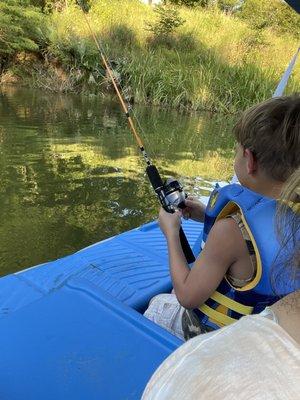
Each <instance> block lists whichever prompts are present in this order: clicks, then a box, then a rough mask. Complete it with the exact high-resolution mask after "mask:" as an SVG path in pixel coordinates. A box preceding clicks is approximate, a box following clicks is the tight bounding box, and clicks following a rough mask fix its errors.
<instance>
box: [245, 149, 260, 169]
mask: <svg viewBox="0 0 300 400" xmlns="http://www.w3.org/2000/svg"><path fill="white" fill-rule="evenodd" d="M244 157H245V158H246V165H247V173H248V174H249V175H253V174H255V173H256V171H257V161H256V157H255V156H254V154H253V153H252V151H251V150H249V149H244Z"/></svg>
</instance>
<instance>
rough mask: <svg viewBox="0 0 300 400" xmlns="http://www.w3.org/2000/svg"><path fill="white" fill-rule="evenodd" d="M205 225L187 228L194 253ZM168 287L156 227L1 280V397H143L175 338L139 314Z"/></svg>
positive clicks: (91, 399) (188, 223)
mask: <svg viewBox="0 0 300 400" xmlns="http://www.w3.org/2000/svg"><path fill="white" fill-rule="evenodd" d="M202 227H203V226H202V224H199V223H196V222H192V221H184V223H183V228H184V230H185V232H186V235H187V238H188V240H189V243H190V244H191V246H192V247H193V249H194V252H196V253H197V252H198V249H199V244H200V238H201V232H202ZM171 289H172V285H171V280H170V275H169V268H168V256H167V248H166V243H165V239H164V237H163V235H162V233H161V231H160V229H159V227H158V225H157V223H156V222H151V223H148V224H146V225H143V226H141V227H140V228H137V229H133V230H131V231H128V232H125V233H122V234H120V235H117V236H115V237H112V238H110V239H106V240H103V241H101V242H99V243H96V244H94V245H92V246H90V247H87V248H85V249H83V250H81V251H79V252H77V253H75V254H73V255H70V256H67V257H65V258H62V259H59V260H56V261H52V262H48V263H45V264H42V265H38V266H36V267H33V268H30V269H27V270H25V271H21V272H18V273H14V274H11V275H8V276H6V277H3V278H1V279H0V332H1V343H0V360H1V361H0V365H1V367H0V368H1V371H0V399H1V400H23V399H26V400H41V399H43V400H54V399H55V400H66V399H72V400H83V399H87V400H94V399H95V400H96V399H97V400H99V399H107V400H116V399H122V400H123V399H140V398H141V395H142V392H143V390H144V388H145V386H146V383H147V381H148V380H149V378H150V376H151V375H152V373H153V372H154V371H155V369H156V368H157V367H158V366H159V365H160V363H161V362H162V361H163V360H164V359H165V358H166V357H167V356H168V355H169V354H170V353H171V352H172V351H174V350H175V349H176V348H177V347H178V346H180V345H181V343H182V342H181V340H179V339H178V338H176V337H175V336H173V335H171V334H170V333H169V332H167V331H166V330H164V329H163V328H161V327H159V326H157V325H156V324H154V323H153V322H151V321H149V320H147V319H146V318H145V317H144V316H143V315H142V313H143V311H144V310H145V308H146V307H147V305H148V303H149V300H150V299H151V298H152V297H153V296H155V295H156V294H158V293H162V292H169V291H170V290H171Z"/></svg>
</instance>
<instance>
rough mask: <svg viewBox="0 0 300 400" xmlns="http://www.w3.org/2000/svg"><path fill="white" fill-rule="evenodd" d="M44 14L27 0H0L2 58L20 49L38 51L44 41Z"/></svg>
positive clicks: (0, 47) (0, 49) (0, 57)
mask: <svg viewBox="0 0 300 400" xmlns="http://www.w3.org/2000/svg"><path fill="white" fill-rule="evenodd" d="M41 26H42V14H41V13H40V12H39V11H38V9H37V8H35V7H33V6H32V5H30V2H29V1H27V0H0V60H1V62H2V65H3V62H5V60H7V59H8V58H10V57H11V56H13V55H14V54H15V53H17V52H20V51H24V50H25V51H26V50H27V51H37V50H38V48H39V44H40V43H41V42H42V37H43V34H42V30H41Z"/></svg>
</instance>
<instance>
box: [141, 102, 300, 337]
mask: <svg viewBox="0 0 300 400" xmlns="http://www.w3.org/2000/svg"><path fill="white" fill-rule="evenodd" d="M234 133H235V136H236V139H237V142H238V144H237V149H236V156H235V163H234V169H235V172H236V175H237V177H238V179H239V182H240V183H241V185H228V186H226V187H224V188H222V189H220V188H216V189H215V190H214V192H213V193H212V195H211V197H210V201H209V203H208V206H207V207H206V209H205V206H204V205H203V204H202V203H201V202H199V201H197V200H195V199H193V198H191V199H187V200H186V206H187V208H186V209H185V210H184V211H183V212H182V213H180V212H177V213H175V214H168V213H167V212H165V211H164V210H163V209H161V210H160V213H159V224H160V228H161V230H162V231H163V233H164V235H165V236H166V239H167V244H168V252H169V264H170V273H171V278H172V282H173V287H174V294H173V293H172V294H161V295H158V296H156V297H154V298H153V299H152V300H151V301H150V304H149V308H148V309H147V310H146V312H145V316H146V317H147V318H149V319H151V320H153V321H154V322H156V323H158V324H160V325H162V326H163V327H165V328H166V329H168V330H169V331H171V332H173V333H174V334H175V335H177V336H179V337H181V338H182V337H184V338H185V339H188V338H190V337H193V336H195V335H198V334H199V333H204V332H209V331H212V330H215V329H217V328H219V327H221V326H225V325H229V324H231V323H232V322H235V321H236V320H237V319H239V318H240V317H241V316H243V315H247V314H252V313H258V312H260V311H262V309H264V308H265V307H266V306H267V305H271V304H273V303H274V302H275V301H276V300H277V299H278V296H276V295H275V294H274V292H273V290H272V284H271V279H270V276H271V273H270V270H271V268H276V254H277V253H278V249H279V244H278V242H277V239H276V234H275V231H274V223H273V220H274V215H275V208H276V200H275V199H277V198H278V197H279V195H280V193H281V190H282V187H283V184H284V182H285V181H286V180H287V179H288V178H289V176H290V175H291V174H292V173H293V172H294V170H295V169H296V168H297V167H299V165H300V97H299V96H288V97H280V98H274V99H270V100H267V101H265V102H263V103H260V104H258V105H257V106H254V107H252V108H250V109H249V110H247V111H246V112H245V113H244V114H243V115H242V117H241V118H240V120H239V121H238V123H237V124H236V126H235V127H234ZM181 215H183V217H186V218H189V217H191V218H192V219H194V220H197V221H200V222H201V221H204V220H205V223H204V232H203V241H204V242H205V247H204V248H203V250H202V252H201V253H200V255H199V257H198V258H197V260H196V261H195V263H194V265H193V268H192V269H191V270H190V269H189V266H188V264H187V262H186V260H185V257H184V254H183V252H182V249H181V245H180V240H179V228H180V223H181ZM292 291H293V288H292V287H289V285H288V286H285V287H284V288H282V290H281V294H282V295H285V294H288V293H290V292H292Z"/></svg>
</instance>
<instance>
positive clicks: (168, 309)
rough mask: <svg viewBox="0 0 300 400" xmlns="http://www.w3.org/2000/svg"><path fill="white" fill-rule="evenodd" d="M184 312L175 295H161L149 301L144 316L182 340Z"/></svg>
mask: <svg viewBox="0 0 300 400" xmlns="http://www.w3.org/2000/svg"><path fill="white" fill-rule="evenodd" d="M184 310H185V309H184V307H182V306H181V305H180V304H179V302H178V300H177V297H176V295H175V294H173V293H163V294H159V295H157V296H155V297H153V298H152V299H151V301H150V303H149V306H148V308H147V310H146V311H145V313H144V316H145V317H146V318H148V319H150V320H151V321H153V322H155V323H156V324H158V325H160V326H162V327H163V328H165V329H167V330H168V331H169V332H171V333H173V335H175V336H177V337H179V338H180V339H182V340H184V336H183V330H182V314H183V312H184Z"/></svg>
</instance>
